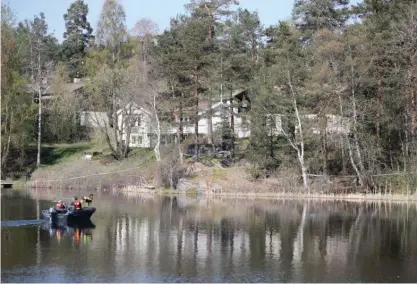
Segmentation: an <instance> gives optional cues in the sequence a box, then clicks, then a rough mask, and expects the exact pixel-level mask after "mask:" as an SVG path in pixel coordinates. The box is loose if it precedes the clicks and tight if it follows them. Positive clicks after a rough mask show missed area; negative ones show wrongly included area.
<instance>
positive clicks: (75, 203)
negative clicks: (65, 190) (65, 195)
mask: <svg viewBox="0 0 417 284" xmlns="http://www.w3.org/2000/svg"><path fill="white" fill-rule="evenodd" d="M71 205H72V206H74V209H75V210H81V209H82V205H81V201H80V200H78V197H77V196H74V201H73V202H72V203H71Z"/></svg>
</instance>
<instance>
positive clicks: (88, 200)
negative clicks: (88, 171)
mask: <svg viewBox="0 0 417 284" xmlns="http://www.w3.org/2000/svg"><path fill="white" fill-rule="evenodd" d="M83 200H84V201H85V202H87V206H90V203H91V202H93V194H92V193H90V195H89V196H84V197H83Z"/></svg>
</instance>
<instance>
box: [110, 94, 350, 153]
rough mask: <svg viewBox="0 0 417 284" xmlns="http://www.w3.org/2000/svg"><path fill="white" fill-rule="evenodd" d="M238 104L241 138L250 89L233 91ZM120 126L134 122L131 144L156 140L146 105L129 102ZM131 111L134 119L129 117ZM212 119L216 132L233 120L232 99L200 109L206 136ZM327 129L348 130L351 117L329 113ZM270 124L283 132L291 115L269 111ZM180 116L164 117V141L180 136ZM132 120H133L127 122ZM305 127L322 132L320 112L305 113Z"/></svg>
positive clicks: (188, 123) (246, 131)
mask: <svg viewBox="0 0 417 284" xmlns="http://www.w3.org/2000/svg"><path fill="white" fill-rule="evenodd" d="M233 100H234V102H235V103H234V108H233V118H234V134H235V137H236V138H237V139H245V138H249V137H250V135H251V131H250V120H249V117H248V115H247V112H248V111H249V110H250V99H249V96H248V94H247V92H246V91H244V90H238V91H236V92H235V93H234V94H233ZM118 115H119V119H118V121H119V124H120V125H119V128H120V129H123V128H124V127H123V125H122V124H123V123H131V124H132V125H131V131H130V144H129V146H130V147H141V148H150V147H153V145H154V144H155V139H154V137H156V121H155V118H154V116H153V113H152V112H151V111H149V110H146V109H145V108H143V107H139V106H137V105H134V104H129V105H128V106H127V107H126V108H125V109H123V110H119V112H118ZM127 115H130V116H132V117H133V119H126V117H125V116H127ZM210 116H211V119H212V130H213V133H215V132H216V131H220V130H221V128H222V123H223V122H224V119H226V120H227V121H229V122H230V100H229V99H227V100H222V101H219V102H217V103H214V104H212V105H211V107H207V106H204V105H201V106H200V111H199V113H198V117H199V120H198V133H199V135H202V136H207V135H208V134H209V119H208V118H209V117H210ZM325 117H326V131H327V132H328V133H330V134H348V133H349V132H350V123H349V120H348V119H347V118H342V117H341V116H338V115H326V116H325ZM266 118H267V121H266V123H267V125H268V124H270V125H271V130H270V132H269V133H268V135H273V136H279V135H283V134H284V133H285V132H287V131H288V129H287V128H288V127H287V123H286V122H287V120H288V118H286V117H284V116H283V115H280V114H266ZM179 120H180V118H179V116H174V117H173V118H171V119H160V130H161V143H172V142H174V141H176V139H177V132H178V127H177V126H176V125H178V123H179V122H180V121H179ZM127 121H129V122H127ZM302 121H303V122H302V123H303V128H304V129H306V130H307V131H309V132H311V133H313V134H320V118H319V117H318V115H316V114H308V115H302ZM182 123H183V135H185V136H188V135H193V134H194V130H195V126H194V123H193V117H192V115H189V116H188V115H187V114H184V115H183V116H182ZM297 132H298V126H297V125H296V126H295V133H297ZM126 134H127V133H123V137H122V140H124V141H125V140H126Z"/></svg>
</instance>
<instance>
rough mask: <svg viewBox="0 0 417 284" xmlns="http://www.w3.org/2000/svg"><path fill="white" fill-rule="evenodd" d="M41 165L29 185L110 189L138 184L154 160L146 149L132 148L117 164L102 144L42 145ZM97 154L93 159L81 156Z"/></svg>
mask: <svg viewBox="0 0 417 284" xmlns="http://www.w3.org/2000/svg"><path fill="white" fill-rule="evenodd" d="M45 147H48V148H49V149H50V151H49V152H48V155H46V156H42V162H43V163H42V165H41V167H40V168H38V169H36V170H35V171H34V173H33V174H32V177H31V180H30V184H29V185H30V186H32V187H48V188H62V189H65V188H85V189H103V188H107V189H111V188H119V187H124V186H126V185H136V186H137V185H139V184H141V183H143V181H146V180H149V179H151V177H152V171H153V165H154V164H155V163H154V158H153V152H152V151H151V150H149V149H134V150H132V151H131V152H130V153H129V157H128V158H127V159H125V160H123V161H117V160H115V159H114V158H113V157H112V156H111V153H110V151H109V150H108V148H107V147H106V145H105V144H103V143H98V142H90V143H77V144H59V145H48V146H45ZM85 152H87V153H97V155H95V156H93V158H92V160H86V159H84V153H85Z"/></svg>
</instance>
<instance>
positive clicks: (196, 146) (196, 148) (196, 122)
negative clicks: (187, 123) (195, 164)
mask: <svg viewBox="0 0 417 284" xmlns="http://www.w3.org/2000/svg"><path fill="white" fill-rule="evenodd" d="M194 115H195V121H194V158H195V160H196V161H198V75H196V78H195V82H194Z"/></svg>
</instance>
